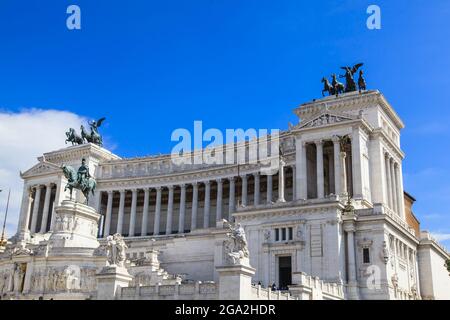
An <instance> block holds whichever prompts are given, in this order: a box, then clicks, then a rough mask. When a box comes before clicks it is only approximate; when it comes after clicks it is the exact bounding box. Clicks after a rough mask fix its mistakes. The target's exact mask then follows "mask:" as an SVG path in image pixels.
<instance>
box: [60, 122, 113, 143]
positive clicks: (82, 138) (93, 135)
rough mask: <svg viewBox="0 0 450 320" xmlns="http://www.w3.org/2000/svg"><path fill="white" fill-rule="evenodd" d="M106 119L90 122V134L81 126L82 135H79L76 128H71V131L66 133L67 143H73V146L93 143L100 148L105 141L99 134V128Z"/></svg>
mask: <svg viewBox="0 0 450 320" xmlns="http://www.w3.org/2000/svg"><path fill="white" fill-rule="evenodd" d="M105 119H106V118H105V117H103V118H100V119H98V120H93V121H90V122H89V123H88V124H89V127H90V129H91V132H88V131H87V130H86V128H85V127H84V126H83V125H81V126H80V130H81V134H80V135H79V134H77V132H76V131H75V129H74V128H70V129H69V131H67V132H66V136H67V140H66V143H67V141H69V142H72V145H79V144H84V143H93V144H96V145H98V146H100V147H101V146H102V145H103V139H102V136H101V135H100V133H99V132H98V128H99V127H100V126H101V125H102V123H103V121H105Z"/></svg>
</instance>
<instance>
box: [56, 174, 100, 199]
mask: <svg viewBox="0 0 450 320" xmlns="http://www.w3.org/2000/svg"><path fill="white" fill-rule="evenodd" d="M61 169H62V170H63V173H64V176H65V177H66V179H67V185H66V186H65V187H64V191H66V190H67V189H69V190H70V200H72V191H73V189H78V190H81V192H82V193H83V195H84V197H85V198H86V205H87V204H89V193H91V192H92V195H94V191H95V187H96V186H97V182H96V181H95V179H94V178H92V177H91V178H85V179H83V180H82V181H81V183H80V182H79V181H78V174H77V171H76V170H75V169H74V168H73V167H71V166H66V165H63V166H62V167H61Z"/></svg>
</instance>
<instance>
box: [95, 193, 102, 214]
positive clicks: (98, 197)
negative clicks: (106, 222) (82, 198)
mask: <svg viewBox="0 0 450 320" xmlns="http://www.w3.org/2000/svg"><path fill="white" fill-rule="evenodd" d="M94 202H95V204H94V205H95V211H96V212H97V213H98V214H101V213H100V211H101V210H102V191H97V190H96V191H95V198H94Z"/></svg>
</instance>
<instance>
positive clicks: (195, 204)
mask: <svg viewBox="0 0 450 320" xmlns="http://www.w3.org/2000/svg"><path fill="white" fill-rule="evenodd" d="M197 211H198V184H197V182H194V183H192V212H191V231H192V230H195V229H197Z"/></svg>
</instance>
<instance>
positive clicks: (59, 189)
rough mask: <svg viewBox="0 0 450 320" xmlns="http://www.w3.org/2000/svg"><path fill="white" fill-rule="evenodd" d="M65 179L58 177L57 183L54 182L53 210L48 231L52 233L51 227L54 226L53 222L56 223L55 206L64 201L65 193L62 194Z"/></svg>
mask: <svg viewBox="0 0 450 320" xmlns="http://www.w3.org/2000/svg"><path fill="white" fill-rule="evenodd" d="M65 183H66V182H65V178H63V177H58V181H57V182H56V193H55V200H54V201H53V209H52V217H51V221H50V230H51V231H53V230H54V229H53V226H54V225H55V221H56V213H55V207H56V206H57V205H60V204H61V201H62V200H63V199H64V197H65V192H64V185H65Z"/></svg>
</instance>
